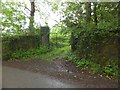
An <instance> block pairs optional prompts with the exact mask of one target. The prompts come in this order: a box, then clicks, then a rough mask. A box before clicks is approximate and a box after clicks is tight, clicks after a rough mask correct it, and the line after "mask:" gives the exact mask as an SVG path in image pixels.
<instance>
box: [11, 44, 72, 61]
mask: <svg viewBox="0 0 120 90" xmlns="http://www.w3.org/2000/svg"><path fill="white" fill-rule="evenodd" d="M69 50H70V47H69V46H65V47H62V48H48V47H45V46H44V47H43V46H42V47H38V48H34V49H29V50H27V51H23V50H17V51H15V52H14V53H12V55H11V57H10V59H11V60H20V59H21V60H26V59H29V58H37V59H40V60H41V59H42V60H47V61H51V60H53V59H56V58H59V59H60V58H63V57H65V56H66V55H67V53H68V52H69Z"/></svg>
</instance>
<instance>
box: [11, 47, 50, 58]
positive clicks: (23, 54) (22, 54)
mask: <svg viewBox="0 0 120 90" xmlns="http://www.w3.org/2000/svg"><path fill="white" fill-rule="evenodd" d="M47 52H49V49H48V48H47V47H38V48H34V49H29V50H27V51H24V50H18V51H15V52H14V53H12V55H11V57H10V59H13V60H14V59H27V58H32V57H37V56H40V55H41V54H46V53H47Z"/></svg>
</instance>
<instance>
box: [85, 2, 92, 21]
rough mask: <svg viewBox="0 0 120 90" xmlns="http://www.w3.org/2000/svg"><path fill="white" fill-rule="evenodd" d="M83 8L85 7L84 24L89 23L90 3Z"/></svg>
mask: <svg viewBox="0 0 120 90" xmlns="http://www.w3.org/2000/svg"><path fill="white" fill-rule="evenodd" d="M85 6H86V22H87V23H90V20H91V3H90V2H87V3H86V5H85Z"/></svg>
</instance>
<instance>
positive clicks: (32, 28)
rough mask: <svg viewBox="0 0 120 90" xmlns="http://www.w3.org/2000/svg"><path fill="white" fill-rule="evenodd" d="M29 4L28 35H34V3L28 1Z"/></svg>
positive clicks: (31, 0) (32, 0)
mask: <svg viewBox="0 0 120 90" xmlns="http://www.w3.org/2000/svg"><path fill="white" fill-rule="evenodd" d="M30 3H31V11H30V23H29V29H30V34H31V35H32V34H34V25H33V24H34V13H35V2H34V0H30Z"/></svg>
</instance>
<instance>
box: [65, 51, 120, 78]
mask: <svg viewBox="0 0 120 90" xmlns="http://www.w3.org/2000/svg"><path fill="white" fill-rule="evenodd" d="M67 59H68V61H70V62H72V63H74V64H76V67H78V68H80V69H82V70H89V71H90V72H91V73H93V74H102V75H105V76H106V77H108V78H117V77H118V66H117V65H116V64H115V63H114V62H113V63H112V64H111V65H109V64H108V65H106V66H102V65H100V64H97V63H95V62H94V61H92V60H89V59H84V58H82V59H80V58H79V57H77V56H76V54H75V53H69V54H68V56H67Z"/></svg>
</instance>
